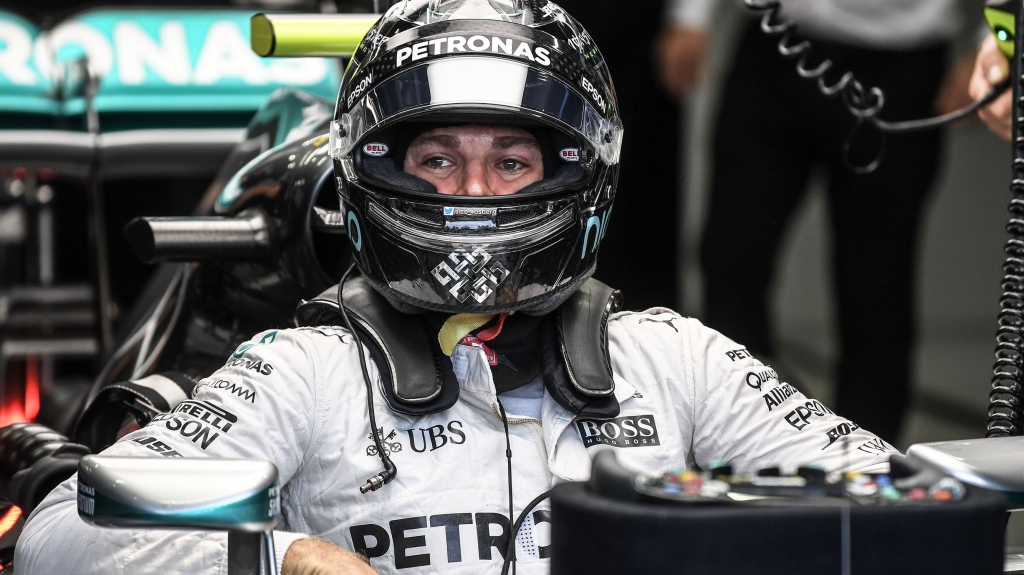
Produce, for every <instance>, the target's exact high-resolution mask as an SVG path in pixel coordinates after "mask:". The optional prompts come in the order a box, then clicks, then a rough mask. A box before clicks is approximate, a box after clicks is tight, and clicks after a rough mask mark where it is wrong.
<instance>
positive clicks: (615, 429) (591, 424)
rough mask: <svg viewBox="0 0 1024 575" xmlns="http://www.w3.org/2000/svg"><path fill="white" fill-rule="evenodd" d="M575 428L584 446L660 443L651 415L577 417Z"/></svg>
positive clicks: (649, 444) (642, 445)
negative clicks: (595, 418) (605, 417)
mask: <svg viewBox="0 0 1024 575" xmlns="http://www.w3.org/2000/svg"><path fill="white" fill-rule="evenodd" d="M576 429H578V430H579V432H580V439H582V440H583V445H584V447H593V446H595V445H611V446H612V447H650V446H653V445H661V440H660V439H659V438H658V426H657V425H655V423H654V416H653V415H630V416H626V417H616V418H615V419H605V420H600V419H598V420H594V419H577V420H576Z"/></svg>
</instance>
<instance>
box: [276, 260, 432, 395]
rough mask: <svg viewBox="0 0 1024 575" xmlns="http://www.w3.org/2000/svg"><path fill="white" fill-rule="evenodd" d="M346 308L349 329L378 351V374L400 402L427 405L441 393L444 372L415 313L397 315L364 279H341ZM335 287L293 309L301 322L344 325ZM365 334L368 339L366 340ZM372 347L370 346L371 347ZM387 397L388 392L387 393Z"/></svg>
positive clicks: (307, 324) (299, 322)
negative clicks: (351, 326) (353, 330)
mask: <svg viewBox="0 0 1024 575" xmlns="http://www.w3.org/2000/svg"><path fill="white" fill-rule="evenodd" d="M344 290H345V291H344V293H343V294H342V296H343V298H344V300H345V309H346V310H347V311H348V315H349V319H350V320H351V321H352V324H353V327H355V328H356V329H357V330H359V331H360V332H362V333H361V334H360V335H361V336H362V339H364V343H365V344H370V348H371V354H372V355H376V354H373V353H372V352H373V351H379V352H380V354H381V359H382V360H383V364H384V365H380V363H381V362H378V366H379V369H380V370H381V371H383V370H385V369H386V370H387V371H388V372H389V373H387V374H384V373H382V374H381V375H382V378H384V379H385V380H387V379H390V380H391V381H390V382H386V381H385V383H390V384H391V385H390V386H389V387H390V390H387V391H391V392H393V393H394V396H395V398H396V399H398V400H399V401H400V402H402V403H411V404H417V403H427V402H430V401H431V400H433V399H435V398H437V397H438V396H439V395H440V394H441V387H442V385H441V384H442V381H443V376H442V373H441V369H440V366H439V365H438V362H437V360H436V358H435V357H434V354H432V353H431V350H432V348H433V346H432V345H431V342H430V339H429V338H428V337H427V334H426V333H425V332H424V331H423V329H422V327H421V326H420V324H419V322H418V321H417V320H416V317H415V316H412V315H408V314H404V313H401V312H400V311H398V310H396V309H395V308H393V307H392V306H391V305H390V304H389V303H388V302H387V300H385V299H384V298H383V296H381V295H380V294H378V293H377V292H376V291H375V290H374V289H373V288H372V287H370V284H368V283H367V282H366V281H365V280H364V279H363V278H361V277H357V278H353V279H351V280H349V281H348V282H346V283H345V288H344ZM337 293H338V288H337V286H335V287H332V288H330V289H328V290H327V291H325V292H324V293H322V294H320V295H319V296H317V297H315V298H313V299H312V300H309V301H307V302H303V303H301V304H300V305H299V307H298V308H297V309H296V310H295V321H296V323H297V324H298V325H300V326H319V325H343V324H344V322H343V321H342V318H341V313H340V312H339V311H338V299H337ZM367 337H369V338H370V341H365V339H366V338H367ZM374 347H376V348H377V349H376V350H374V349H372V348H374ZM389 395H390V394H389Z"/></svg>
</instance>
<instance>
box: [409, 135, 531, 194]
mask: <svg viewBox="0 0 1024 575" xmlns="http://www.w3.org/2000/svg"><path fill="white" fill-rule="evenodd" d="M403 170H405V172H407V173H409V174H412V175H414V176H418V177H420V178H423V179H424V180H426V181H428V182H430V183H431V184H434V186H435V187H437V191H438V192H440V193H442V194H447V195H450V196H505V195H508V194H514V193H516V192H518V191H519V190H521V189H523V188H524V187H526V186H528V185H529V184H532V183H534V182H536V181H539V180H541V179H542V178H543V177H544V164H543V162H542V160H541V152H540V146H539V145H538V144H537V140H536V139H535V138H534V137H533V136H531V135H530V133H529V132H527V131H526V130H523V129H522V128H515V127H511V126H482V125H477V124H470V125H467V126H453V127H445V128H435V129H433V130H430V131H427V132H424V133H422V134H420V135H419V136H418V137H417V138H416V139H415V140H413V142H412V144H410V145H409V150H408V152H406V155H405V165H404V166H403Z"/></svg>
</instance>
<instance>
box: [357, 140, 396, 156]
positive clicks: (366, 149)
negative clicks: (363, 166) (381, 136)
mask: <svg viewBox="0 0 1024 575" xmlns="http://www.w3.org/2000/svg"><path fill="white" fill-rule="evenodd" d="M388 151H390V148H388V145H387V144H381V143H380V142H370V143H369V144H366V145H365V146H363V153H364V154H366V155H367V156H375V157H380V156H386V155H388Z"/></svg>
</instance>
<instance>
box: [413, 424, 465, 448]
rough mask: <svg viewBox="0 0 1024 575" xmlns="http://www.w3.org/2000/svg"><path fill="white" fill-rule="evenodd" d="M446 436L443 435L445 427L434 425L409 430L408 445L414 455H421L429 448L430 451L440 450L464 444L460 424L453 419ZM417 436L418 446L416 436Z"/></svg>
mask: <svg viewBox="0 0 1024 575" xmlns="http://www.w3.org/2000/svg"><path fill="white" fill-rule="evenodd" d="M447 431H448V434H447V435H445V426H443V425H434V426H431V427H428V428H426V429H424V428H422V427H421V428H419V429H409V430H408V431H407V432H408V433H409V445H410V447H412V450H413V451H415V452H416V453H423V452H424V451H426V450H427V448H430V451H436V450H438V449H441V448H442V447H444V446H445V445H449V444H451V445H462V444H463V443H466V433H465V432H463V431H462V422H461V421H459V420H458V419H453V420H452V421H449V422H448V429H447ZM417 435H419V442H418V443H419V445H417V439H416V436H417Z"/></svg>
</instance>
